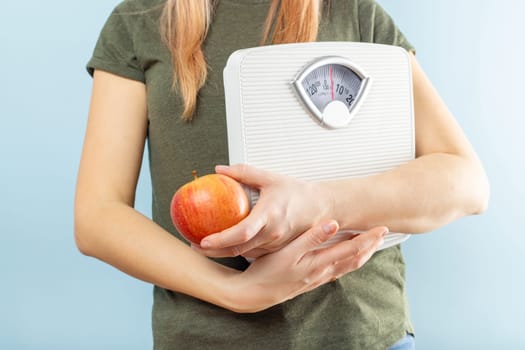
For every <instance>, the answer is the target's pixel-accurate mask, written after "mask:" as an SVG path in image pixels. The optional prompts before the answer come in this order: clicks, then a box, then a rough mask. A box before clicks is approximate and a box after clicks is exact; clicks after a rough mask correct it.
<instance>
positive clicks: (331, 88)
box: [330, 65, 334, 101]
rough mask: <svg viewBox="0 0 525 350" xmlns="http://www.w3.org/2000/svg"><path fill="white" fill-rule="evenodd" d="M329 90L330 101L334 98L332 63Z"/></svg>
mask: <svg viewBox="0 0 525 350" xmlns="http://www.w3.org/2000/svg"><path fill="white" fill-rule="evenodd" d="M330 91H331V92H332V101H333V100H334V76H333V69H332V65H330Z"/></svg>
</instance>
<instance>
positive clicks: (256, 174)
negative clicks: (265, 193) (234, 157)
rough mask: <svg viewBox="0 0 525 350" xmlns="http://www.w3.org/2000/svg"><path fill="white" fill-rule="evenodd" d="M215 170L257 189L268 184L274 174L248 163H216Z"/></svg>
mask: <svg viewBox="0 0 525 350" xmlns="http://www.w3.org/2000/svg"><path fill="white" fill-rule="evenodd" d="M215 172H216V173H217V174H222V175H226V176H229V177H231V178H233V179H235V180H237V181H239V182H240V183H243V184H245V185H247V186H250V187H253V188H257V189H260V188H261V187H263V186H266V185H268V184H270V183H271V180H272V178H273V175H274V174H273V173H271V172H269V171H266V170H262V169H258V168H255V167H253V166H251V165H248V164H235V165H230V166H226V165H217V166H216V167H215Z"/></svg>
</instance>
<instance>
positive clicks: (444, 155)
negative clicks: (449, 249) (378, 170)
mask: <svg viewBox="0 0 525 350" xmlns="http://www.w3.org/2000/svg"><path fill="white" fill-rule="evenodd" d="M411 61H412V74H413V86H414V109H415V128H416V130H415V136H416V159H415V160H413V161H411V162H409V163H407V164H405V165H402V166H400V167H398V168H396V169H393V170H391V171H388V172H385V173H382V174H378V175H375V176H370V177H364V178H359V179H352V180H347V181H336V182H327V183H324V184H322V186H323V188H324V189H325V191H326V192H327V193H329V196H330V197H331V202H332V210H331V215H333V217H334V218H336V219H337V220H339V222H340V224H341V226H342V227H349V228H359V229H366V228H368V227H371V226H374V225H376V224H377V223H379V222H380V223H381V224H382V225H387V226H388V227H389V228H390V229H391V230H392V231H396V232H408V233H421V232H428V231H430V230H433V229H436V228H438V227H441V226H443V225H445V224H447V223H449V222H451V221H453V220H456V219H458V218H461V217H463V216H466V215H472V214H479V213H481V212H483V211H484V210H485V209H486V207H487V204H488V198H489V185H488V181H487V177H486V175H485V172H484V170H483V167H482V165H481V163H480V161H479V159H478V157H477V155H476V153H475V152H474V150H473V149H472V146H471V145H470V143H469V142H468V140H467V138H466V137H465V135H464V134H463V132H462V130H461V128H460V126H459V125H458V123H457V122H456V120H455V119H454V117H453V116H452V114H451V113H450V112H449V110H448V109H447V107H446V106H445V104H444V103H443V101H442V100H441V98H440V97H439V95H438V93H437V92H436V90H435V89H434V87H433V86H432V84H431V83H430V81H429V80H428V78H427V77H426V75H425V73H424V72H423V70H422V69H421V67H420V66H419V64H418V62H417V60H416V58H415V57H414V56H413V55H411Z"/></svg>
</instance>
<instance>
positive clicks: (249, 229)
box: [200, 206, 267, 256]
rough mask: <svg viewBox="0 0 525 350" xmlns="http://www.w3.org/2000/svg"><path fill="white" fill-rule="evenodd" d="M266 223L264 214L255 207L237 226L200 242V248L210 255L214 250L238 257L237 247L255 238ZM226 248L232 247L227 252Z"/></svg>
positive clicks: (239, 252)
mask: <svg viewBox="0 0 525 350" xmlns="http://www.w3.org/2000/svg"><path fill="white" fill-rule="evenodd" d="M266 222H267V219H266V214H265V213H264V212H263V211H261V210H259V208H258V207H257V206H255V207H254V208H253V209H252V211H251V212H250V214H248V216H247V217H246V218H244V219H243V220H242V221H241V222H239V223H238V224H237V225H234V226H232V227H230V228H228V229H226V230H224V231H222V232H219V233H214V234H212V235H209V236H208V237H206V238H204V239H203V240H202V241H201V243H200V246H201V248H203V249H205V250H208V251H209V252H210V254H211V253H213V250H215V253H219V252H220V253H224V252H230V253H232V254H231V255H229V256H232V255H233V256H235V255H240V254H241V253H242V252H241V251H240V250H239V247H237V246H238V245H241V244H244V243H246V242H248V241H250V240H251V239H252V238H253V237H255V236H256V235H257V233H259V232H260V231H261V230H262V229H263V228H264V226H265V225H266ZM228 247H233V249H229V250H228V249H227V248H228ZM244 251H246V250H244Z"/></svg>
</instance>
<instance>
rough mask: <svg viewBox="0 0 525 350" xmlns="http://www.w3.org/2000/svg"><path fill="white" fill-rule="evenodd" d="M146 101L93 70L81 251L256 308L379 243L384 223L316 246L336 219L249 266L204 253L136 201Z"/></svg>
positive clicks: (78, 216) (336, 271)
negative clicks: (356, 236)
mask: <svg viewBox="0 0 525 350" xmlns="http://www.w3.org/2000/svg"><path fill="white" fill-rule="evenodd" d="M146 105H147V104H146V88H145V86H144V85H143V84H142V83H139V82H135V81H132V80H128V79H125V78H121V77H118V76H116V75H113V74H110V73H106V72H103V71H96V72H95V76H94V83H93V96H92V101H91V108H90V113H89V119H88V125H87V131H86V136H85V141H84V148H83V152H82V159H81V163H80V169H79V175H78V182H77V191H76V198H75V239H76V242H77V245H78V248H79V250H80V251H81V252H82V253H84V254H86V255H89V256H93V257H96V258H98V259H100V260H103V261H105V262H107V263H109V264H111V265H113V266H115V267H116V268H118V269H120V270H122V271H123V272H125V273H127V274H129V275H131V276H134V277H136V278H139V279H141V280H144V281H147V282H150V283H153V284H156V285H158V286H161V287H164V288H167V289H170V290H173V291H178V292H181V293H185V294H188V295H191V296H194V297H196V298H199V299H202V300H205V301H208V302H210V303H213V304H215V305H218V306H221V307H224V308H227V309H229V310H233V311H237V312H253V311H258V310H262V309H264V308H267V307H270V306H273V305H275V304H277V303H280V302H282V301H284V300H287V299H289V298H292V297H294V296H295V295H298V294H300V293H303V292H305V291H307V290H310V289H312V288H315V287H316V286H317V285H320V284H323V283H327V282H329V281H330V280H332V279H333V278H336V277H338V276H340V275H341V274H344V273H346V272H348V271H352V270H355V269H357V268H359V267H360V266H361V265H362V264H364V262H365V261H366V260H367V259H368V258H369V257H370V256H371V255H372V253H373V252H374V251H375V249H376V248H377V246H378V245H379V244H380V243H381V241H382V236H383V232H384V231H385V230H384V229H383V228H378V229H375V230H371V231H370V232H369V233H368V234H366V235H364V236H365V237H364V238H362V239H360V240H357V239H356V240H352V241H349V242H344V243H342V244H339V245H338V246H337V247H334V248H333V249H332V248H331V249H324V250H319V251H315V252H314V251H312V249H313V248H315V247H316V246H317V245H319V244H321V243H322V242H324V241H326V240H327V239H328V238H330V237H331V236H332V235H333V234H334V233H335V232H336V230H337V224H336V223H335V222H332V223H329V224H328V225H324V226H323V225H317V226H316V227H313V228H312V229H310V230H308V231H307V232H305V233H304V234H303V235H301V237H300V239H297V240H296V241H294V244H293V245H292V244H291V245H290V247H287V248H286V249H283V250H281V251H280V252H278V254H277V253H276V254H275V255H273V254H269V255H268V257H267V258H266V259H258V260H257V261H256V262H255V263H253V264H252V265H251V266H250V268H249V269H248V270H246V271H245V272H240V271H237V270H234V269H230V268H227V267H225V266H222V265H220V264H217V263H215V262H213V261H212V260H209V259H207V258H206V257H204V256H202V255H200V254H198V253H197V252H195V251H194V250H192V249H191V248H190V247H188V246H187V245H185V244H184V243H182V242H180V241H179V240H178V239H177V238H175V237H174V236H172V235H171V234H169V233H168V232H166V231H165V230H164V229H163V228H161V227H160V226H158V225H157V224H155V223H153V222H152V221H151V220H150V219H148V218H146V217H144V216H143V215H141V214H140V213H139V212H137V211H135V210H134V209H133V204H134V194H135V189H136V184H137V179H138V175H139V170H140V164H141V161H142V154H143V150H144V143H145V138H146V131H147V107H146ZM323 227H324V228H325V230H323V229H322V228H323ZM336 265H337V266H336Z"/></svg>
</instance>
